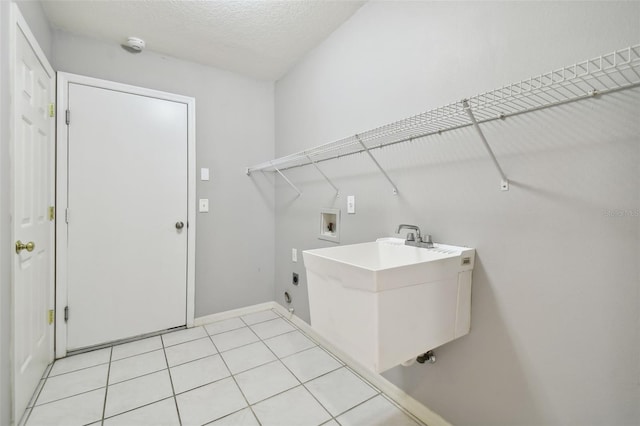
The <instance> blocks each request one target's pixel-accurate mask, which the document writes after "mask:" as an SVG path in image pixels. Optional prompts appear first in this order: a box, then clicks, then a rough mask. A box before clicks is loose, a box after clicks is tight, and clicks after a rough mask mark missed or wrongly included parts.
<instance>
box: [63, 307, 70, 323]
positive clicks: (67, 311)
mask: <svg viewBox="0 0 640 426" xmlns="http://www.w3.org/2000/svg"><path fill="white" fill-rule="evenodd" d="M67 321H69V307H68V306H65V307H64V322H67Z"/></svg>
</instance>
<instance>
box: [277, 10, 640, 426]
mask: <svg viewBox="0 0 640 426" xmlns="http://www.w3.org/2000/svg"><path fill="white" fill-rule="evenodd" d="M639 16H640V3H637V2H628V3H616V2H590V3H574V2H566V3H564V2H555V3H551V2H547V3H537V2H524V3H523V2H513V3H493V2H491V3H489V2H471V3H457V2H371V3H368V4H366V5H365V6H363V7H362V8H361V9H360V10H359V11H358V12H357V13H356V14H355V15H354V16H353V17H352V18H351V19H350V20H349V21H348V22H347V23H346V24H344V25H343V26H342V27H341V28H339V29H338V30H337V31H335V32H334V33H333V34H332V36H331V37H329V38H328V39H327V40H326V41H325V42H324V43H323V44H322V45H320V46H319V47H318V48H316V49H315V50H314V51H312V52H311V53H309V54H308V55H307V56H306V58H305V59H304V60H303V61H301V62H300V63H299V64H298V65H297V67H296V68H295V69H293V70H292V71H291V72H289V73H288V74H287V75H286V76H285V77H284V78H283V79H282V80H280V81H279V82H278V83H277V84H276V154H277V155H278V156H281V155H286V154H289V153H292V152H295V151H299V150H302V149H305V148H310V147H312V146H315V145H318V144H321V143H325V142H330V141H332V140H336V139H339V138H342V137H344V136H348V135H352V134H354V133H357V132H360V131H364V130H367V129H369V128H372V127H375V126H379V125H382V124H385V123H388V122H391V121H393V120H396V119H400V118H404V117H406V116H409V115H413V114H415V113H418V112H420V111H424V110H428V109H431V108H434V107H437V106H440V105H443V104H446V103H449V102H453V101H456V100H460V99H462V98H463V97H466V96H471V95H474V94H477V93H480V92H483V91H485V90H490V89H494V88H497V87H500V86H501V85H503V84H505V83H510V82H513V81H517V80H520V79H523V78H527V77H529V76H533V75H536V74H538V73H541V72H546V71H549V70H551V69H555V68H558V67H562V66H564V65H568V64H570V63H573V62H576V61H579V60H583V59H587V58H590V57H592V56H597V55H599V54H602V53H607V52H610V51H613V50H615V49H618V48H622V47H626V46H629V45H632V44H635V43H638V42H639V41H640V27H639V26H638V17H639ZM639 116H640V93H639V89H634V90H631V91H625V92H621V93H617V94H612V95H608V96H603V97H602V98H600V99H593V100H589V101H583V102H580V103H575V104H571V105H566V106H562V107H557V108H554V109H548V110H545V111H540V112H537V113H530V114H526V115H523V116H519V117H514V118H510V119H507V120H505V121H499V122H493V123H491V124H487V125H484V126H483V128H484V129H485V132H486V135H487V138H488V140H489V141H490V143H491V144H492V146H493V147H494V149H495V152H496V154H497V157H498V158H499V159H500V161H501V162H502V166H503V168H504V169H505V171H506V173H507V175H508V176H509V177H510V178H511V180H512V184H511V190H510V191H508V192H501V191H500V190H499V189H498V188H499V180H500V179H499V177H498V175H497V173H496V171H495V169H494V168H493V166H492V164H491V162H490V160H489V158H488V156H487V154H486V152H485V151H484V149H483V147H482V145H481V143H480V141H479V139H478V136H477V134H476V133H474V131H473V130H472V129H464V130H459V131H455V132H449V133H446V134H443V135H442V136H437V137H430V138H428V139H426V140H422V141H417V142H413V143H410V144H404V145H400V146H394V147H391V148H387V149H384V150H382V151H376V152H375V155H376V156H377V158H378V159H379V161H380V162H381V163H382V165H383V166H384V167H385V168H387V170H388V172H389V174H390V176H391V177H392V178H393V179H394V180H395V181H396V184H397V186H398V188H399V191H400V194H399V195H398V196H394V195H392V193H391V188H390V187H389V185H388V183H387V182H386V181H385V180H384V178H383V177H382V176H381V175H380V174H379V173H378V172H377V171H376V169H375V167H374V166H373V165H372V164H371V162H370V161H369V160H368V159H367V158H366V156H364V155H360V156H355V157H349V158H342V159H339V160H334V161H332V162H327V163H323V164H322V166H321V167H322V168H323V170H324V171H325V173H326V174H327V175H329V176H330V177H332V178H334V179H335V182H336V183H337V185H338V186H339V187H340V189H341V193H342V194H343V195H342V196H341V197H340V198H338V199H335V198H334V193H333V190H332V188H331V187H330V186H329V185H328V184H327V183H326V182H325V181H324V180H323V179H322V177H321V176H320V175H319V174H318V173H317V172H316V171H315V170H314V169H313V168H309V167H306V168H300V169H295V170H291V171H290V172H289V174H288V177H289V178H290V179H291V180H292V181H293V182H294V183H296V184H297V185H298V186H299V187H300V188H301V189H302V191H303V194H302V195H301V196H300V197H298V198H296V197H295V193H294V192H293V191H292V190H291V188H289V187H288V186H287V185H286V183H284V182H283V181H282V180H281V179H277V180H276V300H277V301H279V302H281V303H282V302H283V297H282V292H283V291H284V290H285V289H288V290H289V291H291V292H292V294H293V307H294V308H295V309H296V313H297V314H298V315H300V316H301V317H302V318H303V319H305V320H309V310H308V302H307V290H306V280H305V276H304V265H303V263H302V262H301V261H299V262H298V263H292V262H291V248H297V249H299V250H304V249H309V248H317V247H326V246H331V245H332V243H329V242H325V241H322V240H318V239H317V234H318V226H319V225H318V221H319V211H320V209H321V208H323V207H338V208H341V209H342V231H341V232H342V241H341V243H342V244H348V243H356V242H363V241H371V240H373V239H375V238H377V237H381V236H388V235H391V234H393V232H394V228H395V226H397V225H398V224H399V223H415V224H418V225H420V226H421V227H422V229H423V230H424V231H427V232H429V233H431V234H433V236H434V239H435V240H436V241H441V242H446V243H450V244H458V245H467V246H470V247H475V248H476V249H477V263H476V267H475V270H474V283H473V303H472V323H471V328H472V330H471V333H470V334H469V335H467V336H465V337H463V338H461V339H458V340H457V341H454V342H452V343H449V344H447V345H444V346H442V347H441V348H439V349H438V350H437V351H436V352H437V355H438V362H437V363H436V364H434V365H419V364H416V365H414V366H412V367H409V368H404V367H396V368H394V369H392V370H389V371H388V372H386V373H384V376H385V377H386V378H388V379H389V380H391V381H392V382H393V383H395V384H396V385H398V386H399V387H400V388H402V389H404V390H405V391H406V392H408V393H409V394H410V395H412V396H413V397H415V398H416V399H418V400H419V401H421V402H423V403H424V404H425V405H427V406H428V407H430V408H432V409H433V410H435V411H436V412H438V413H439V414H441V415H442V416H444V417H445V418H446V419H448V420H449V421H451V422H452V423H454V424H457V425H465V424H468V425H540V424H545V425H560V424H582V425H588V424H592V425H601V424H611V425H614V424H615V425H630V424H638V423H640V411H639V410H640V408H639V407H640V390H639V389H640V386H639V384H640V382H639V379H640V353H639V352H640V348H639V336H640V333H639V311H640V306H639V301H640V298H639V284H638V280H639V272H640V270H639V266H638V264H639V262H638V260H639V255H640V247H639V242H640V239H639V231H640V223H639V218H638V215H637V214H636V213H637V211H638V210H632V211H631V214H626V215H623V216H622V217H611V216H610V215H607V211H609V210H613V209H639V208H640V183H639V182H640V181H639V179H638V178H639V177H640V176H639V172H638V164H639V162H640V148H639V145H638V143H639V142H640V140H639V139H640V137H639V135H640V126H639V124H638V121H639V120H638V117H639ZM351 194H353V195H355V196H356V207H357V211H356V214H355V215H347V214H346V196H347V195H351ZM292 271H295V272H299V273H301V274H302V275H301V277H302V283H301V285H300V286H299V287H293V286H291V285H290V282H291V277H290V276H291V272H292Z"/></svg>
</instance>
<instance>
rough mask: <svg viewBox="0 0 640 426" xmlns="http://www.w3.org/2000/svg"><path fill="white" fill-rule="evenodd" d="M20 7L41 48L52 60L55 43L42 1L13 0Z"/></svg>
mask: <svg viewBox="0 0 640 426" xmlns="http://www.w3.org/2000/svg"><path fill="white" fill-rule="evenodd" d="M12 1H13V2H14V3H16V4H17V5H18V7H19V8H20V13H22V16H23V17H24V20H25V21H27V24H28V25H29V29H30V30H31V32H32V33H33V35H34V36H35V38H36V40H38V44H39V45H40V48H41V49H42V51H43V52H44V54H45V55H46V56H47V58H48V59H49V61H51V47H52V43H53V39H52V33H51V26H50V25H49V21H48V20H47V16H46V15H45V13H44V9H43V8H42V3H40V1H34V0H17V1H15V0H12Z"/></svg>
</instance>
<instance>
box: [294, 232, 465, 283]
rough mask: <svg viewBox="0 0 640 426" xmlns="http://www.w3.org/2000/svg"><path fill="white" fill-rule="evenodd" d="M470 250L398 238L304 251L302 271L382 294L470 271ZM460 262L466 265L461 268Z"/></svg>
mask: <svg viewBox="0 0 640 426" xmlns="http://www.w3.org/2000/svg"><path fill="white" fill-rule="evenodd" d="M474 254H475V250H474V249H469V248H466V247H456V246H450V245H445V244H438V243H436V244H434V248H433V249H425V248H420V247H413V246H408V245H405V243H404V240H403V239H400V238H379V239H377V240H376V241H373V242H368V243H361V244H350V245H345V246H337V247H329V248H323V249H316V250H307V251H305V252H304V253H303V256H304V262H305V267H306V268H307V269H313V270H316V271H322V272H323V273H324V274H327V275H329V276H333V277H336V278H337V277H338V276H340V279H341V280H342V282H343V284H344V285H345V286H346V287H351V288H359V289H362V290H366V291H384V290H390V289H393V288H398V287H406V286H409V285H415V284H420V283H424V282H425V279H428V280H431V281H433V280H437V279H440V278H442V277H444V276H448V275H450V274H451V273H457V272H458V271H463V270H471V269H473V261H474V257H475V256H474ZM463 259H466V261H465V262H466V263H465V264H462V262H463Z"/></svg>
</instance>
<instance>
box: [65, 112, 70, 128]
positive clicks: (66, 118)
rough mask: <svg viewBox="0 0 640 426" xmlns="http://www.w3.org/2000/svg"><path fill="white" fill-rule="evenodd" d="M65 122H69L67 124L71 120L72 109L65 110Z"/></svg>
mask: <svg viewBox="0 0 640 426" xmlns="http://www.w3.org/2000/svg"><path fill="white" fill-rule="evenodd" d="M64 122H65V123H67V125H69V123H70V122H71V111H69V110H66V111H65V116H64Z"/></svg>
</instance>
